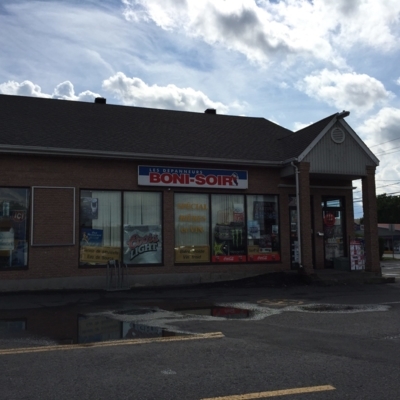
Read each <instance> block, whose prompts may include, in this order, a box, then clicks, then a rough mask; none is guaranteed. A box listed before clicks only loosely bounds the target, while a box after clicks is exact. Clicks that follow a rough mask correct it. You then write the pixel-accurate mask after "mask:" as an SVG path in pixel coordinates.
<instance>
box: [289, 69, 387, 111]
mask: <svg viewBox="0 0 400 400" xmlns="http://www.w3.org/2000/svg"><path fill="white" fill-rule="evenodd" d="M297 88H298V89H299V90H301V91H304V92H305V93H306V94H307V95H308V96H310V97H313V98H315V99H318V100H320V101H323V102H325V103H327V104H329V105H331V106H335V107H336V108H337V109H338V110H339V111H341V110H342V109H348V110H350V111H352V112H353V111H354V112H355V113H356V114H362V113H364V112H366V111H369V110H371V109H372V108H373V107H374V106H376V105H377V104H384V103H385V102H386V101H388V100H390V99H391V98H393V96H394V95H393V94H392V93H391V92H389V91H387V90H386V89H385V87H384V85H383V84H382V82H380V81H378V80H377V79H375V78H372V77H370V76H368V75H366V74H357V73H354V72H353V73H340V72H339V71H337V70H336V71H329V70H327V69H324V70H322V71H319V72H316V73H314V74H312V75H308V76H306V77H305V78H304V79H303V81H302V82H299V83H298V85H297Z"/></svg>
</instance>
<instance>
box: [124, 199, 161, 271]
mask: <svg viewBox="0 0 400 400" xmlns="http://www.w3.org/2000/svg"><path fill="white" fill-rule="evenodd" d="M161 235H162V212H161V193H158V192H125V193H124V246H123V254H124V255H123V261H124V263H126V264H160V263H161V262H162V240H161Z"/></svg>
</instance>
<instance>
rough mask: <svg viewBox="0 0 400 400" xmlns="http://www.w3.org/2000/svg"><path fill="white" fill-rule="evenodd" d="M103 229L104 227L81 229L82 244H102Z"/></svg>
mask: <svg viewBox="0 0 400 400" xmlns="http://www.w3.org/2000/svg"><path fill="white" fill-rule="evenodd" d="M102 244H103V230H102V229H89V228H83V229H81V246H97V247H99V246H102Z"/></svg>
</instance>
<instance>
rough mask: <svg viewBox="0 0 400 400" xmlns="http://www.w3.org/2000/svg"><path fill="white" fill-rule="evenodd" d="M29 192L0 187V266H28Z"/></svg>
mask: <svg viewBox="0 0 400 400" xmlns="http://www.w3.org/2000/svg"><path fill="white" fill-rule="evenodd" d="M29 197H30V192H29V190H28V189H21V188H0V215H1V219H0V268H2V269H3V268H18V267H26V266H28V209H29Z"/></svg>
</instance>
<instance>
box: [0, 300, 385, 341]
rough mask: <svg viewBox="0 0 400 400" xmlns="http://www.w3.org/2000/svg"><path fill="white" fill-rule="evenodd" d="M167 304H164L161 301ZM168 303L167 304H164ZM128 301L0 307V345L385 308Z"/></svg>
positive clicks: (181, 331) (183, 331) (162, 333)
mask: <svg viewBox="0 0 400 400" xmlns="http://www.w3.org/2000/svg"><path fill="white" fill-rule="evenodd" d="M166 306H167V305H166ZM165 308H168V309H165ZM165 308H164V309H161V308H158V307H151V306H146V307H133V308H132V307H131V308H125V309H117V310H110V309H108V310H104V309H102V310H98V309H92V310H89V309H86V310H85V309H82V307H81V308H79V307H61V308H58V307H53V308H41V309H30V310H3V311H2V310H0V348H7V347H32V346H46V345H56V344H57V345H59V344H84V343H95V342H104V341H112V340H124V339H141V338H159V337H168V336H185V335H193V334H196V333H197V332H193V331H191V330H190V329H191V325H190V322H192V321H227V320H247V321H250V320H253V321H254V320H262V319H264V318H266V317H269V316H272V315H277V314H281V313H283V312H287V311H292V312H293V311H295V312H313V313H352V312H366V311H387V310H388V309H389V308H390V306H387V305H332V304H307V305H304V304H303V305H296V306H293V305H292V306H286V307H284V308H279V309H276V308H273V307H266V306H265V305H264V306H259V305H256V304H249V303H220V304H213V305H211V306H208V305H205V304H203V305H194V304H191V305H187V306H186V307H181V306H180V307H179V306H176V305H171V304H170V305H169V307H168V306H167V307H165Z"/></svg>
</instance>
